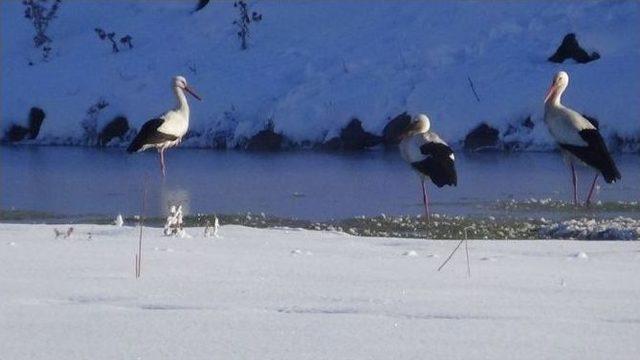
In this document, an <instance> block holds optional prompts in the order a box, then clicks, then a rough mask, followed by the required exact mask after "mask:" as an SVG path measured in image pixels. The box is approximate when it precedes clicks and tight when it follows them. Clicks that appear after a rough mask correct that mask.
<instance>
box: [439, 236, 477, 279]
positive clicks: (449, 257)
mask: <svg viewBox="0 0 640 360" xmlns="http://www.w3.org/2000/svg"><path fill="white" fill-rule="evenodd" d="M470 228H471V226H467V227H466V228H464V239H462V240H460V242H459V243H458V245H457V246H456V248H455V249H453V251H452V252H451V254H449V256H448V257H447V259H446V260H445V261H444V262H443V263H442V265H440V267H439V268H438V271H440V270H442V268H444V266H445V265H447V263H448V262H449V260H451V258H452V257H453V254H455V253H456V251H457V250H458V248H459V247H460V245H462V243H463V242H464V243H465V244H464V248H465V251H466V253H467V275H468V276H469V277H471V262H470V261H469V244H468V243H469V242H468V241H467V230H468V229H470Z"/></svg>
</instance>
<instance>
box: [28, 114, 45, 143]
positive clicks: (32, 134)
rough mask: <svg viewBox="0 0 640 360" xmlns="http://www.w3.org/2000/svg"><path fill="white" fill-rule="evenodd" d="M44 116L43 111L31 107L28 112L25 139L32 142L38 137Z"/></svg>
mask: <svg viewBox="0 0 640 360" xmlns="http://www.w3.org/2000/svg"><path fill="white" fill-rule="evenodd" d="M45 116H46V115H45V113H44V111H43V110H42V109H40V108H38V107H32V108H31V110H29V135H28V136H27V139H29V140H33V139H35V138H37V137H38V134H39V133H40V127H41V126H42V123H43V122H44V118H45Z"/></svg>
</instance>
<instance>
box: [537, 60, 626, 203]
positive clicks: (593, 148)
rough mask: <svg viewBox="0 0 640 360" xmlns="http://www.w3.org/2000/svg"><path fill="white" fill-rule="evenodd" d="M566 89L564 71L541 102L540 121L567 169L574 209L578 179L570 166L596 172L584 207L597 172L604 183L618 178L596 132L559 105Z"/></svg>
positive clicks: (566, 82)
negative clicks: (547, 130) (555, 145)
mask: <svg viewBox="0 0 640 360" xmlns="http://www.w3.org/2000/svg"><path fill="white" fill-rule="evenodd" d="M568 85H569V74H567V73H566V72H564V71H560V72H558V73H557V74H556V76H555V77H554V78H553V82H552V83H551V87H550V88H549V91H548V92H547V96H546V97H545V99H544V104H545V106H544V121H545V123H546V124H547V127H548V128H549V132H550V133H551V136H553V138H554V139H555V140H556V142H557V143H558V145H559V146H560V149H561V151H562V153H563V155H564V157H565V159H566V161H567V162H568V163H569V167H570V168H571V182H572V184H573V203H574V205H578V177H577V175H576V169H575V166H574V163H578V164H584V165H587V166H589V167H591V168H593V169H595V170H596V175H595V177H594V178H593V183H592V184H591V189H590V190H589V195H588V196H587V200H586V201H585V205H589V204H590V203H591V196H592V195H593V190H594V188H595V186H596V181H597V180H598V175H599V174H598V172H600V173H601V174H602V176H603V177H604V180H605V181H606V182H607V183H613V182H616V180H619V179H620V178H621V176H620V172H619V171H618V168H617V167H616V164H615V163H614V162H613V159H612V158H611V155H610V154H609V151H608V150H607V145H606V144H605V142H604V140H603V139H602V136H601V135H600V132H599V131H598V129H597V128H596V127H595V126H594V125H593V124H592V123H591V122H590V121H589V120H587V119H585V118H584V116H582V115H581V114H580V113H578V112H577V111H575V110H573V109H570V108H568V107H566V106H564V105H562V103H561V102H560V99H561V97H562V93H564V90H565V89H566V88H567V86H568Z"/></svg>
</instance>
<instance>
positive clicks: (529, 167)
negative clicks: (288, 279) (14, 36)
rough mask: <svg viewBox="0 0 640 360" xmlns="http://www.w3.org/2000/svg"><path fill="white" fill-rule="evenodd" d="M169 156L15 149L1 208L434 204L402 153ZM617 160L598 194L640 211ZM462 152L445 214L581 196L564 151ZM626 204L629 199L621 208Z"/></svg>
mask: <svg viewBox="0 0 640 360" xmlns="http://www.w3.org/2000/svg"><path fill="white" fill-rule="evenodd" d="M166 160H167V167H168V169H167V171H168V172H167V177H166V179H164V180H163V179H162V177H161V176H160V172H159V166H158V161H157V154H156V153H154V152H146V153H143V154H137V155H128V154H126V153H125V152H124V150H123V149H93V148H77V147H30V146H20V147H6V146H3V147H0V161H1V162H0V171H1V174H0V181H1V182H0V209H2V210H11V209H18V210H26V211H44V212H51V213H56V214H66V215H80V214H95V215H107V216H114V215H115V214H117V213H123V214H125V215H131V214H138V213H140V208H141V198H142V188H143V183H144V181H145V178H146V179H147V186H146V187H147V191H148V196H147V199H148V204H147V214H148V215H162V214H164V213H165V212H166V209H167V207H168V204H169V203H173V202H181V203H183V204H184V206H185V208H186V211H187V213H190V214H195V213H245V212H252V213H260V212H264V213H266V214H269V215H273V216H281V217H290V218H299V219H313V220H324V219H332V218H335V219H339V218H348V217H354V216H360V215H365V216H373V215H379V214H381V213H385V214H388V215H400V214H411V215H415V214H419V213H421V211H422V205H421V195H420V188H419V182H418V177H417V176H416V175H415V174H414V173H412V171H411V170H410V169H409V167H408V166H407V165H406V164H405V163H404V162H403V161H402V159H401V158H400V156H399V154H398V153H397V152H384V151H375V152H367V153H359V154H325V153H317V152H292V153H276V154H262V153H246V152H218V151H211V150H196V149H172V150H170V151H169V152H168V154H167V158H166ZM615 160H616V162H617V163H618V166H619V167H620V171H621V172H622V176H623V180H622V181H621V182H620V183H617V184H614V185H607V184H604V185H602V187H601V189H600V191H599V193H598V197H597V199H598V200H600V201H603V202H605V203H607V204H609V205H608V206H607V208H608V209H609V210H607V211H604V210H602V212H604V213H606V214H604V215H603V216H612V215H614V214H618V213H622V214H624V213H625V211H627V210H628V209H627V208H631V210H632V211H631V212H632V215H634V216H637V214H638V211H639V210H640V208H638V205H637V204H636V205H634V204H633V202H637V201H638V200H639V198H640V156H638V155H616V157H615ZM456 161H457V169H458V176H459V185H458V187H457V188H451V187H446V188H442V189H438V188H436V187H435V186H433V185H430V186H429V187H428V189H429V194H430V197H431V200H432V211H434V212H437V213H443V214H450V215H495V216H500V215H513V216H532V215H540V214H545V213H549V214H550V215H549V214H546V215H547V216H554V214H556V213H557V214H560V215H562V214H563V212H562V210H558V209H557V208H558V207H557V206H555V207H554V206H551V205H545V204H538V203H536V202H534V203H533V205H532V204H530V203H529V202H527V201H521V200H527V199H530V198H534V199H546V198H551V199H554V200H562V201H567V200H569V199H570V193H569V191H570V183H569V174H568V171H567V168H566V167H565V165H564V163H563V161H562V159H561V157H560V155H559V154H557V153H518V154H502V153H485V154H470V155H469V154H467V155H465V154H462V153H461V154H458V155H457V158H456ZM592 174H593V173H592V172H590V171H589V170H586V169H584V170H581V172H580V178H579V181H580V187H581V189H580V191H581V194H582V197H583V198H584V196H585V193H586V191H587V187H588V185H589V184H588V182H590V181H591V179H592V176H593V175H592ZM511 199H514V202H510V200H511ZM618 201H622V202H625V203H626V204H627V205H626V207H625V206H622V205H620V206H622V207H619V206H618V204H617V203H616V202H618ZM505 204H506V205H505ZM559 204H560V205H562V203H559ZM512 205H513V206H512ZM556 205H557V204H556ZM560 207H562V206H560ZM625 209H627V210H625ZM634 209H635V210H634ZM557 214H556V215H557ZM601 215H602V214H601Z"/></svg>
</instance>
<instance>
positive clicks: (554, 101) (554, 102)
mask: <svg viewBox="0 0 640 360" xmlns="http://www.w3.org/2000/svg"><path fill="white" fill-rule="evenodd" d="M566 88H567V87H566V85H565V86H558V88H557V89H555V91H554V92H553V93H552V94H551V96H550V97H549V100H547V104H546V105H547V106H554V107H561V106H562V104H561V103H560V100H562V94H563V93H564V90H565V89H566Z"/></svg>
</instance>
